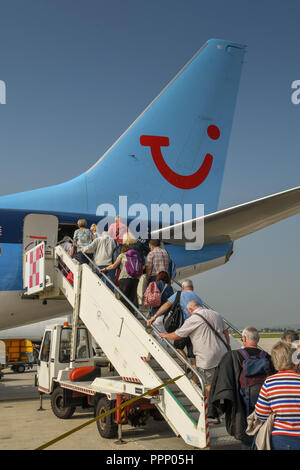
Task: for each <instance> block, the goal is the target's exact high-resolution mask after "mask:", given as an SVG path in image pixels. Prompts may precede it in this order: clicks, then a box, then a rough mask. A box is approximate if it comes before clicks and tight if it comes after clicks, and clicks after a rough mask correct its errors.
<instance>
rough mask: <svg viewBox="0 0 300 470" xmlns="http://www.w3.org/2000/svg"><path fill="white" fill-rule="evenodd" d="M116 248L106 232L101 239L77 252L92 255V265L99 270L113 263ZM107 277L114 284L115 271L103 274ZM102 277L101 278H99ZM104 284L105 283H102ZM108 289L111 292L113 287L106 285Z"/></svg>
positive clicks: (96, 239)
mask: <svg viewBox="0 0 300 470" xmlns="http://www.w3.org/2000/svg"><path fill="white" fill-rule="evenodd" d="M116 248H117V244H116V242H115V240H113V239H112V238H111V237H110V236H109V234H108V233H107V232H103V233H102V236H101V238H95V240H94V241H93V242H92V243H90V244H89V245H88V246H85V247H84V248H81V249H80V250H78V251H79V252H80V251H82V252H83V253H89V254H91V253H92V254H93V255H94V263H95V264H96V265H97V266H98V268H99V270H100V269H104V268H106V267H107V266H110V265H111V264H112V262H113V253H114V250H115V249H116ZM105 274H106V275H107V277H108V278H109V279H110V280H111V281H112V282H114V280H115V269H114V270H110V271H107V272H106V273H105ZM101 277H102V276H101ZM104 282H105V281H104ZM107 285H108V287H109V288H110V289H111V290H113V286H112V285H111V284H110V283H107Z"/></svg>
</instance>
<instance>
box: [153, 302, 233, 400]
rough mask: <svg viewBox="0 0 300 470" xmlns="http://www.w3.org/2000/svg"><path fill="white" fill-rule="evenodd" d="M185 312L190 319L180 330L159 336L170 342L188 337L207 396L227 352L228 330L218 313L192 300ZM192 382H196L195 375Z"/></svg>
mask: <svg viewBox="0 0 300 470" xmlns="http://www.w3.org/2000/svg"><path fill="white" fill-rule="evenodd" d="M187 310H188V312H189V314H190V317H189V318H188V319H187V320H186V321H185V322H184V324H183V325H182V326H181V327H180V328H178V329H177V330H176V331H174V332H173V333H160V336H161V337H162V338H167V339H171V340H178V339H180V338H186V337H187V336H189V337H190V339H191V341H192V344H193V351H194V355H195V356H196V366H197V369H198V370H199V371H200V372H201V373H202V375H203V376H204V379H205V383H206V394H207V396H208V395H209V392H210V386H211V382H212V378H213V375H214V371H215V369H216V367H217V366H218V365H219V362H220V361H221V359H222V357H223V356H224V354H225V353H226V352H227V348H226V346H225V344H224V343H223V341H224V342H225V343H227V345H228V346H229V342H230V338H229V334H228V329H227V326H226V325H225V323H224V320H223V319H222V317H221V315H220V314H219V313H217V312H215V311H214V310H208V309H204V308H202V307H201V305H200V304H199V302H197V301H196V300H192V301H191V302H189V303H188V305H187ZM200 315H202V317H203V318H205V319H206V321H208V322H209V323H210V325H211V326H212V327H213V328H214V329H215V330H216V331H217V332H218V334H219V335H220V336H221V337H222V339H223V341H222V340H221V339H219V338H218V336H217V335H216V334H215V332H214V331H213V330H212V328H211V327H210V326H208V324H207V323H206V322H205V321H204V320H203V318H201V317H200ZM193 380H194V381H195V382H197V377H196V376H195V375H194V377H193Z"/></svg>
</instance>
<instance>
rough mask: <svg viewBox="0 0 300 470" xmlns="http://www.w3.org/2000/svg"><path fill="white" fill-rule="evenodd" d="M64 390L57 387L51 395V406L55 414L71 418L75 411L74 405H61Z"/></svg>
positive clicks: (62, 417)
mask: <svg viewBox="0 0 300 470" xmlns="http://www.w3.org/2000/svg"><path fill="white" fill-rule="evenodd" d="M63 398H64V392H63V389H62V388H61V387H57V388H56V389H55V390H54V391H53V393H52V395H51V408H52V411H53V413H54V414H55V416H57V418H61V419H68V418H71V416H72V415H73V413H74V411H75V406H65V407H64V406H63Z"/></svg>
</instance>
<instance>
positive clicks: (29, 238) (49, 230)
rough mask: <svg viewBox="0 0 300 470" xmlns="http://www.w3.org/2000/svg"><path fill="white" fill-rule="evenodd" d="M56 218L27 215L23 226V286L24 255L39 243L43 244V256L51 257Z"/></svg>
mask: <svg viewBox="0 0 300 470" xmlns="http://www.w3.org/2000/svg"><path fill="white" fill-rule="evenodd" d="M57 234H58V218H57V217H56V216H55V215H49V214H28V215H26V217H25V218H24V226H23V280H24V284H23V286H24V287H26V286H25V253H26V252H27V251H29V250H31V249H32V248H34V247H35V246H36V245H39V244H40V243H41V242H44V243H45V255H46V258H47V255H48V256H49V255H50V256H51V253H53V249H54V248H55V246H56V243H57Z"/></svg>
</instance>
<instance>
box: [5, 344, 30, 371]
mask: <svg viewBox="0 0 300 470" xmlns="http://www.w3.org/2000/svg"><path fill="white" fill-rule="evenodd" d="M4 343H5V347H6V367H10V368H11V369H12V370H13V371H14V372H24V371H25V369H26V367H28V368H30V369H32V367H33V364H34V356H33V345H32V342H31V341H29V340H28V339H5V340H4Z"/></svg>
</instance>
